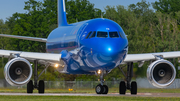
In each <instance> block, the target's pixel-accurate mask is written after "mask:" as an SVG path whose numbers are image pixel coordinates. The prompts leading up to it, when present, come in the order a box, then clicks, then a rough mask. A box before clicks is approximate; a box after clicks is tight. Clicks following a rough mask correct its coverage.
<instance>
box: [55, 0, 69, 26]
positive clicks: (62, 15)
mask: <svg viewBox="0 0 180 101" xmlns="http://www.w3.org/2000/svg"><path fill="white" fill-rule="evenodd" d="M57 6H58V7H57V8H58V10H57V11H58V27H59V26H67V25H68V24H67V19H66V7H65V1H64V0H57Z"/></svg>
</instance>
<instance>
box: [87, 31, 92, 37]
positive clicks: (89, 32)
mask: <svg viewBox="0 0 180 101" xmlns="http://www.w3.org/2000/svg"><path fill="white" fill-rule="evenodd" d="M91 33H92V31H90V32H89V33H88V35H87V36H86V39H87V38H89V36H90V35H91Z"/></svg>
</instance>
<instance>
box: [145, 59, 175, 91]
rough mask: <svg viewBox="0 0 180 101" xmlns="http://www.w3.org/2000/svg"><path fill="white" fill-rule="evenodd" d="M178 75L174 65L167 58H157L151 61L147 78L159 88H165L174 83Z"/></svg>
mask: <svg viewBox="0 0 180 101" xmlns="http://www.w3.org/2000/svg"><path fill="white" fill-rule="evenodd" d="M175 77H176V69H175V67H174V65H173V64H172V63H171V62H169V61H167V60H163V59H161V60H157V61H154V62H153V63H151V64H150V65H149V67H148V69H147V79H148V80H149V82H150V83H151V84H152V85H153V86H155V87H158V88H164V87H167V86H169V85H170V84H172V83H173V81H174V79H175Z"/></svg>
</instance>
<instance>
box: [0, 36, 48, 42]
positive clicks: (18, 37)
mask: <svg viewBox="0 0 180 101" xmlns="http://www.w3.org/2000/svg"><path fill="white" fill-rule="evenodd" d="M0 36H2V37H9V38H17V39H24V40H31V41H38V42H47V39H46V38H36V37H27V36H18V35H7V34H0Z"/></svg>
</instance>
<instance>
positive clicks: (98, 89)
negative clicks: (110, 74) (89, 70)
mask: <svg viewBox="0 0 180 101" xmlns="http://www.w3.org/2000/svg"><path fill="white" fill-rule="evenodd" d="M98 72H99V73H98V74H100V82H101V84H98V85H97V86H96V88H95V91H96V93H97V94H107V93H108V90H109V89H108V86H107V85H103V84H104V78H103V77H104V73H105V72H104V71H101V70H99V71H98Z"/></svg>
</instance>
